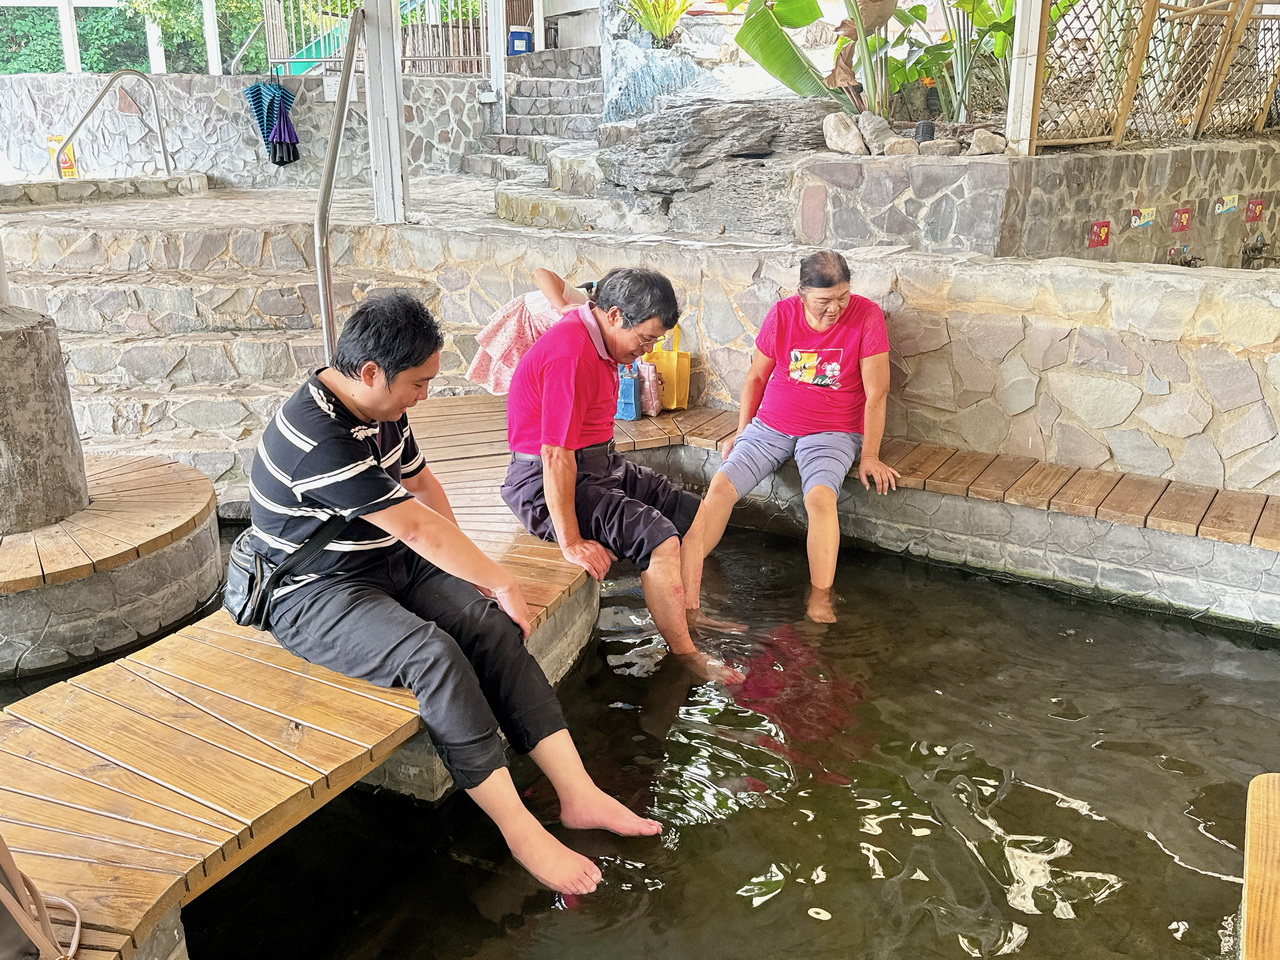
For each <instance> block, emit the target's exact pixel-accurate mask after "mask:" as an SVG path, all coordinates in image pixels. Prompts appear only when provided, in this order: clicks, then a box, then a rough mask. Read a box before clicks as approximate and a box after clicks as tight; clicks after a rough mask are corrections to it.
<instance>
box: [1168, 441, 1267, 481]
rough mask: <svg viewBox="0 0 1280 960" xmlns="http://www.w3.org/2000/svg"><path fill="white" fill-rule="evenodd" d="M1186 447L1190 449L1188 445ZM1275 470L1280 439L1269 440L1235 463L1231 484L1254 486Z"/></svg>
mask: <svg viewBox="0 0 1280 960" xmlns="http://www.w3.org/2000/svg"><path fill="white" fill-rule="evenodd" d="M1196 439H1197V440H1199V439H1201V438H1200V437H1197V438H1196ZM1206 439H1207V438H1206ZM1187 449H1188V451H1190V449H1191V447H1190V445H1188V447H1187ZM1277 472H1280V439H1276V440H1272V441H1270V442H1269V443H1268V444H1267V445H1266V446H1264V447H1262V448H1261V449H1259V450H1258V451H1257V452H1256V453H1252V454H1250V455H1249V456H1248V457H1247V458H1245V460H1244V461H1243V462H1242V463H1238V464H1236V466H1235V468H1234V469H1233V470H1232V471H1231V486H1232V487H1235V488H1239V487H1245V488H1248V487H1256V486H1257V485H1258V484H1260V483H1262V482H1263V481H1264V480H1266V479H1267V478H1268V477H1272V476H1274V475H1275V474H1276V473H1277Z"/></svg>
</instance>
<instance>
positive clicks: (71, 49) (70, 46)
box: [58, 0, 84, 73]
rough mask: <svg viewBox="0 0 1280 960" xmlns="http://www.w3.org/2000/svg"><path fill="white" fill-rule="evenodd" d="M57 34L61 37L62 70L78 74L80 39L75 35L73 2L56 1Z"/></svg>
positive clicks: (71, 0)
mask: <svg viewBox="0 0 1280 960" xmlns="http://www.w3.org/2000/svg"><path fill="white" fill-rule="evenodd" d="M58 32H59V33H60V34H61V35H62V69H63V70H64V71H66V72H67V73H80V72H81V71H82V70H83V69H84V68H83V67H81V66H80V37H79V36H78V35H77V33H76V7H75V0H58Z"/></svg>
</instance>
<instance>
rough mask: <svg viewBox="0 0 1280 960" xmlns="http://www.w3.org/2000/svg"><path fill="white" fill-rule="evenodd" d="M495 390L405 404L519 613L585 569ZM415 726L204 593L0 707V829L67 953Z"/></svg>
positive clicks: (221, 871) (952, 462) (928, 472)
mask: <svg viewBox="0 0 1280 960" xmlns="http://www.w3.org/2000/svg"><path fill="white" fill-rule="evenodd" d="M505 408H506V405H505V402H504V401H503V400H502V399H501V398H492V397H459V398H449V399H435V400H432V401H430V402H428V403H426V404H423V405H422V407H421V408H420V409H419V410H415V411H413V413H412V414H411V420H412V423H413V428H414V431H415V434H416V435H417V436H418V438H419V444H420V446H421V448H422V450H423V453H424V455H425V456H426V458H427V460H428V462H429V463H430V464H431V467H432V469H433V471H434V472H435V473H436V475H437V476H438V477H439V478H440V480H441V483H442V484H443V486H444V487H445V489H446V490H447V492H448V494H449V497H450V500H451V502H452V503H453V505H454V510H455V513H456V515H457V518H458V522H459V524H460V526H461V527H462V529H463V530H464V531H466V532H467V533H468V534H469V535H470V536H471V537H472V538H473V539H474V540H475V541H476V542H477V543H478V544H480V546H481V548H482V549H484V550H485V551H486V552H487V553H488V554H489V555H490V556H492V557H493V558H494V559H495V560H497V561H498V562H500V563H502V564H504V565H506V566H507V567H508V568H510V569H511V570H512V571H513V573H514V574H515V576H516V577H517V579H518V580H519V582H520V584H521V586H522V588H523V589H524V590H525V594H526V597H527V598H528V599H529V601H530V604H531V606H532V607H533V609H534V613H535V626H536V625H539V624H542V623H545V622H546V620H547V618H548V617H549V616H550V615H551V614H552V613H553V612H554V611H555V610H556V609H557V608H558V607H559V606H560V604H562V603H563V602H564V600H565V599H566V598H567V597H568V596H570V595H571V594H572V593H573V592H574V591H576V590H578V589H580V588H581V587H583V586H584V585H585V584H586V582H587V578H586V574H585V573H584V572H583V571H582V570H581V569H580V568H578V567H576V566H574V565H572V564H569V563H567V562H565V561H564V560H563V558H562V557H561V555H560V551H559V549H558V548H557V547H556V546H555V545H554V544H549V543H545V542H543V541H540V540H537V539H535V538H533V537H530V536H529V535H527V534H526V533H525V532H524V531H523V530H522V529H521V527H520V525H519V522H518V521H517V520H516V519H515V517H514V516H512V515H511V513H510V511H509V510H508V509H507V507H506V505H505V504H504V503H503V502H502V499H501V497H500V496H499V493H498V490H499V487H500V486H501V483H502V479H503V477H504V475H505V473H506V466H507V463H508V460H509V456H508V453H507V447H506V440H505ZM736 425H737V414H736V413H730V412H725V411H719V410H712V409H709V408H695V409H691V410H684V411H677V412H673V413H665V414H663V415H662V416H660V417H655V418H646V419H644V420H641V421H635V422H630V421H628V422H619V423H617V425H616V433H615V442H616V443H617V445H618V448H619V449H620V450H623V451H629V450H644V449H651V448H655V447H662V446H673V445H680V444H689V445H692V446H697V447H703V448H706V449H721V445H722V444H723V442H724V440H725V439H726V438H727V437H728V436H729V435H730V434H732V433H733V431H734V429H735V427H736ZM881 452H882V456H883V458H884V460H885V462H887V463H889V464H890V465H891V466H894V467H896V468H897V469H898V470H900V471H901V472H902V475H903V476H902V481H901V485H902V486H904V487H913V488H918V489H925V490H934V491H937V492H939V493H942V494H950V495H958V496H969V497H976V498H979V499H984V500H1003V501H1006V502H1009V503H1014V504H1021V505H1024V506H1028V507H1033V508H1036V509H1042V510H1058V511H1062V512H1065V513H1070V514H1072V515H1076V516H1097V517H1101V518H1102V519H1105V520H1111V521H1113V522H1118V523H1130V524H1136V525H1147V526H1151V527H1154V528H1157V529H1163V530H1171V531H1174V532H1178V533H1185V534H1188V535H1192V536H1196V535H1199V536H1209V537H1214V538H1217V539H1224V540H1229V541H1230V542H1235V543H1249V542H1252V543H1254V544H1255V545H1257V546H1263V547H1266V548H1268V549H1277V548H1278V547H1280V507H1278V506H1277V500H1276V499H1275V498H1271V497H1265V496H1261V495H1256V494H1243V495H1242V494H1239V493H1236V492H1232V491H1214V490H1208V489H1206V488H1200V487H1194V486H1192V485H1189V484H1182V483H1169V482H1167V481H1164V480H1159V479H1155V478H1150V477H1138V476H1133V475H1129V474H1121V473H1110V472H1106V471H1097V470H1082V469H1078V468H1075V467H1063V466H1057V465H1054V464H1047V463H1043V462H1041V461H1037V460H1034V459H1032V458H1030V457H1014V456H1006V455H992V454H976V453H973V452H969V451H960V450H956V449H953V448H950V447H945V446H939V445H936V444H927V443H914V442H910V441H902V440H895V439H890V440H887V441H886V442H885V443H884V445H883V448H882V451H881ZM100 475H101V476H107V475H110V474H109V473H102V474H100ZM116 475H117V476H121V474H118V473H117V474H116ZM135 546H136V545H135ZM419 728H420V721H419V718H418V715H417V710H416V704H415V702H414V700H413V698H412V697H411V696H410V695H409V694H408V693H407V692H405V691H403V690H383V689H380V688H377V687H373V686H371V685H369V684H365V683H362V682H360V681H353V680H349V679H347V678H345V677H342V676H339V675H337V674H334V673H331V672H329V671H327V670H324V669H323V668H320V667H316V666H313V665H311V664H308V663H306V662H304V661H302V660H300V659H298V658H296V657H294V656H292V655H291V654H289V653H288V652H287V651H285V650H283V649H282V648H280V647H279V646H278V645H277V644H276V643H275V642H274V641H273V640H272V639H271V637H270V636H269V635H267V634H263V633H258V632H256V631H254V630H250V629H246V628H243V627H238V626H236V625H235V624H234V623H232V621H231V620H230V619H229V618H228V617H227V616H226V614H225V613H222V612H219V613H216V614H214V615H212V616H210V617H207V618H205V619H203V620H201V621H200V622H198V623H195V624H192V625H190V626H188V627H186V628H184V629H181V630H179V631H177V632H176V633H175V634H173V635H171V636H169V637H167V638H165V639H163V640H161V641H159V642H157V643H155V644H152V645H151V646H149V647H147V648H145V649H143V650H139V651H137V652H136V653H134V654H132V655H131V656H128V657H125V658H124V659H122V660H119V661H117V662H115V663H112V664H109V665H107V666H103V667H99V668H98V669H96V670H92V671H90V672H88V673H85V674H82V675H80V676H78V677H76V678H75V679H72V680H69V681H66V682H63V683H58V684H55V685H53V686H51V687H48V688H46V689H44V690H42V691H40V692H39V693H37V694H35V695H33V696H31V697H27V698H26V699H24V700H21V701H19V702H17V703H15V704H13V705H11V706H10V707H8V708H7V709H6V711H5V716H4V717H0V834H3V835H4V836H5V837H6V838H7V839H8V841H9V843H10V845H11V846H12V847H13V849H14V852H15V856H16V857H17V860H18V862H19V865H20V866H21V867H22V868H23V869H24V870H26V871H27V872H29V873H30V874H31V876H32V877H33V878H34V879H35V881H36V882H37V883H38V884H39V885H40V886H41V887H42V888H43V889H44V890H45V891H46V892H48V893H51V894H56V895H60V896H64V897H67V898H69V899H71V900H73V901H75V902H76V903H77V904H78V905H80V907H81V909H82V910H83V912H84V916H85V920H86V924H87V927H88V930H87V933H86V942H85V947H84V956H86V957H90V958H92V960H113V958H121V960H128V958H129V957H130V956H131V955H132V953H133V952H134V951H135V950H136V949H137V947H138V944H140V943H141V942H142V941H143V940H144V939H145V938H146V937H147V935H148V934H149V933H151V932H152V930H153V929H155V925H156V924H157V923H158V922H159V920H160V919H161V918H162V917H163V916H164V915H165V914H166V912H167V911H169V910H171V909H172V908H173V907H174V906H175V905H181V904H185V903H188V902H190V901H191V900H192V899H194V898H195V897H197V896H199V894H200V893H201V892H202V891H204V890H207V889H208V888H209V887H210V886H211V885H212V884H214V883H216V882H217V881H218V880H219V879H221V878H222V877H224V876H226V875H227V874H228V873H229V872H230V871H231V870H233V869H235V867H237V866H238V865H239V864H241V863H243V862H244V861H245V860H247V859H248V858H249V857H251V856H252V855H253V854H254V853H255V852H257V851H258V850H261V849H262V848H263V847H264V846H266V845H267V844H268V843H270V842H271V841H272V840H274V839H275V838H276V837H279V836H280V835H281V834H283V833H284V832H285V831H287V830H289V829H290V828H291V827H293V826H294V825H295V824H297V823H298V822H299V821H301V820H302V819H303V818H305V817H306V816H308V815H309V814H311V813H312V812H314V811H315V810H316V809H318V808H319V807H320V806H321V805H323V804H324V803H325V802H326V801H327V800H329V799H330V798H332V797H333V796H335V795H336V794H337V793H339V792H340V791H342V790H344V789H346V788H347V787H349V786H351V785H352V784H353V783H355V782H356V781H357V780H358V779H360V777H362V776H364V775H365V774H367V773H369V772H370V771H372V770H373V769H374V768H375V767H377V766H378V765H379V764H380V763H381V762H382V761H383V760H384V759H385V758H386V757H388V756H389V755H390V754H391V753H392V752H393V751H394V750H395V749H396V748H397V747H399V746H400V745H401V744H403V743H404V742H405V741H406V740H408V739H409V738H410V737H411V736H413V735H414V734H415V733H416V732H417V731H418V730H419ZM1268 849H1269V848H1268ZM1257 956H1259V957H1261V956H1263V954H1258V955H1257Z"/></svg>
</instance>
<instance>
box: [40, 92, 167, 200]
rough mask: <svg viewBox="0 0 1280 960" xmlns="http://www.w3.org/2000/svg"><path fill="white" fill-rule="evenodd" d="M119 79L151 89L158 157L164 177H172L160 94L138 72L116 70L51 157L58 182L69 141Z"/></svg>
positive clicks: (61, 178)
mask: <svg viewBox="0 0 1280 960" xmlns="http://www.w3.org/2000/svg"><path fill="white" fill-rule="evenodd" d="M121 77H137V78H138V79H140V80H142V81H143V82H144V83H146V85H147V86H148V87H150V88H151V108H152V110H154V111H155V115H156V136H157V137H159V138H160V156H162V157H163V158H164V174H165V176H166V177H171V176H173V161H172V160H170V159H169V148H168V147H167V146H165V143H164V121H163V120H161V119H160V94H159V92H158V91H157V90H156V85H155V81H153V80H152V79H151V78H150V77H149V76H147V75H146V74H145V73H143V72H142V71H140V70H127V69H126V70H117V71H116V72H115V73H113V74H112V75H111V76H109V77H108V78H107V82H106V84H105V85H104V86H103V88H102V89H101V90H100V91H99V92H98V95H97V96H96V97H94V98H93V103H91V104H89V109H88V110H86V111H85V112H84V115H83V116H82V117H81V118H80V122H79V123H77V124H76V125H75V126H74V127H72V128H71V132H70V133H69V134H67V138H66V139H65V140H63V141H62V145H61V146H59V147H58V152H57V153H55V154H54V155H53V169H54V170H55V171H56V172H57V174H58V179H59V180H65V179H66V177H64V176H63V175H62V155H63V154H64V153H65V152H66V150H67V148H68V147H69V146H71V141H72V140H74V139H75V136H76V134H77V133H79V132H80V128H81V127H83V126H84V125H85V121H86V120H88V119H89V115H90V114H91V113H93V111H94V110H95V109H96V108H97V106H98V104H100V103H101V102H102V98H103V97H105V96H106V95H107V91H108V90H110V89H111V86H112V84H114V83H115V82H116V81H117V80H119V79H120V78H121Z"/></svg>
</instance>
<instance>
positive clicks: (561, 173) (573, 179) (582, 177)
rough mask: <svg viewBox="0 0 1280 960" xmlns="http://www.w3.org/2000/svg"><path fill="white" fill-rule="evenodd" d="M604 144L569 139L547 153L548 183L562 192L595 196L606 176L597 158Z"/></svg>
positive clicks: (579, 195)
mask: <svg viewBox="0 0 1280 960" xmlns="http://www.w3.org/2000/svg"><path fill="white" fill-rule="evenodd" d="M600 153H601V148H600V147H599V146H598V145H597V144H595V143H592V142H591V141H587V140H584V141H580V142H576V143H567V144H565V145H564V146H562V147H556V149H554V150H552V151H551V153H549V154H548V155H547V167H546V169H547V183H548V185H549V186H550V187H551V188H552V189H554V190H559V191H561V192H562V193H568V194H572V195H574V196H578V197H594V196H596V195H597V193H598V191H599V187H600V184H601V182H602V181H603V180H604V171H603V170H601V169H600V164H599V161H598V158H599V156H600Z"/></svg>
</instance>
